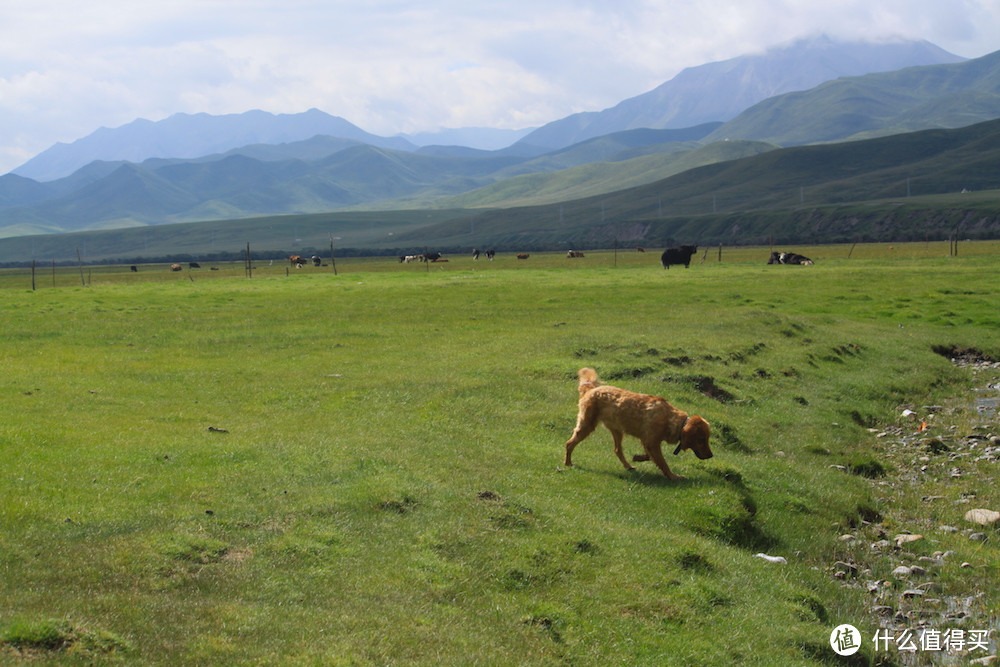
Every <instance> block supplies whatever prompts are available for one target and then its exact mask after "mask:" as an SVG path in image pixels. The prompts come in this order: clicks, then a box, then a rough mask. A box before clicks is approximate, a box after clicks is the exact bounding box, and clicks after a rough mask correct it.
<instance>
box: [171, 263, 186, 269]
mask: <svg viewBox="0 0 1000 667" xmlns="http://www.w3.org/2000/svg"><path fill="white" fill-rule="evenodd" d="M170 270H171V271H183V270H184V267H183V266H181V265H180V264H171V265H170Z"/></svg>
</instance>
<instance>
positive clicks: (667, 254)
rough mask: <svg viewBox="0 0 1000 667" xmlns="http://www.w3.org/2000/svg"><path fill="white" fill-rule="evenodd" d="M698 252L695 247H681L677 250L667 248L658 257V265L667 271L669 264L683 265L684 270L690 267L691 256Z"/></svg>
mask: <svg viewBox="0 0 1000 667" xmlns="http://www.w3.org/2000/svg"><path fill="white" fill-rule="evenodd" d="M696 252H698V246H696V245H682V246H680V247H677V248H667V249H666V250H664V251H663V254H662V255H661V256H660V264H663V268H665V269H669V268H670V265H671V264H683V265H684V268H685V269H686V268H688V267H689V266H690V265H691V255H693V254H695V253H696Z"/></svg>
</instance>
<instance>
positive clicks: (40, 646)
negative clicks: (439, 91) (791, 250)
mask: <svg viewBox="0 0 1000 667" xmlns="http://www.w3.org/2000/svg"><path fill="white" fill-rule="evenodd" d="M970 247H971V246H970ZM817 250H818V249H817ZM901 250H902V249H901ZM810 252H813V254H817V253H816V252H814V251H813V250H812V249H811V250H810ZM818 252H822V251H821V250H818ZM758 253H759V251H758ZM837 253H839V254H838V255H837V257H830V258H829V259H826V260H825V261H821V262H819V263H818V264H817V265H816V266H813V267H773V266H766V265H763V264H761V263H760V261H758V258H757V257H754V258H753V261H752V262H751V261H743V262H740V261H728V262H724V263H718V262H711V261H709V262H706V263H704V264H695V265H693V266H692V267H691V268H690V269H688V270H684V269H683V268H679V267H674V268H672V269H671V270H670V271H663V270H662V269H661V268H659V266H658V265H657V264H656V257H655V256H648V257H643V256H641V255H638V254H635V253H632V254H630V255H624V254H623V255H620V256H619V258H618V266H617V268H615V267H613V266H612V265H613V263H614V260H613V256H612V254H611V253H603V254H593V253H588V256H587V257H586V258H584V259H582V260H567V259H565V258H564V257H557V256H540V257H537V256H533V257H532V259H531V260H528V261H527V262H516V260H514V259H512V258H501V259H498V260H497V262H495V263H493V264H489V263H485V262H483V261H482V260H480V262H479V263H473V262H472V261H471V260H470V259H467V258H456V259H453V260H452V262H450V263H448V264H446V265H437V266H432V267H429V268H430V270H429V271H428V270H427V269H428V267H423V266H412V265H399V264H394V263H389V262H369V263H361V262H360V261H358V263H356V264H342V265H340V266H341V269H342V272H341V275H339V276H334V275H333V274H332V271H329V270H323V271H319V270H317V271H314V272H312V273H308V272H306V271H305V270H303V271H301V272H294V271H293V272H291V273H290V275H288V276H286V275H285V271H284V268H283V267H282V268H280V269H279V268H278V267H275V268H273V270H272V271H271V272H270V273H268V272H267V271H262V272H260V273H258V274H257V277H255V278H254V279H253V280H247V279H245V278H242V277H235V276H234V275H225V271H221V272H216V273H213V274H209V273H208V272H205V273H203V274H199V275H197V276H193V279H189V277H188V276H187V275H186V274H185V275H182V276H177V275H174V274H170V273H169V272H167V271H165V270H160V271H158V272H157V273H156V274H155V275H156V276H157V278H158V280H156V281H150V280H146V279H144V278H143V274H142V272H140V274H138V275H136V274H130V273H128V272H127V271H125V272H119V273H114V272H111V271H108V272H103V273H93V274H91V276H90V279H91V283H90V287H88V288H83V287H79V286H77V287H64V288H58V289H39V290H38V291H35V292H31V291H30V290H28V289H26V288H24V287H17V288H14V289H5V290H3V292H2V294H0V297H2V298H0V310H2V317H3V322H4V326H3V328H2V331H0V343H2V348H3V354H2V356H0V370H2V372H0V393H2V395H3V396H4V399H5V400H4V404H5V410H4V418H3V420H2V423H0V532H2V539H0V641H2V642H3V643H2V644H0V660H8V661H14V660H17V659H18V658H19V657H24V656H32V657H36V658H42V659H44V658H46V657H52V656H58V657H59V658H60V659H65V658H67V657H69V656H77V657H78V658H79V660H80V661H81V662H87V661H92V660H113V659H117V658H120V659H122V660H126V661H136V662H143V663H161V664H168V663H176V664H221V663H227V664H255V663H271V664H274V663H277V662H310V663H324V664H338V663H344V664H368V663H371V664H388V663H420V664H430V663H434V664H470V663H475V662H480V663H484V664H551V663H553V662H558V661H566V662H575V663H578V664H594V665H598V664H600V665H605V664H616V663H619V664H650V665H653V664H656V665H661V664H733V663H734V662H736V663H743V664H748V663H750V664H752V663H760V664H777V663H781V664H813V663H817V664H818V663H822V662H825V661H828V660H829V659H831V658H833V657H834V656H833V654H832V652H831V650H830V647H829V644H828V639H829V633H830V630H832V629H833V627H834V626H835V625H837V624H839V623H841V622H850V623H854V624H855V625H857V626H858V627H859V628H861V629H862V631H863V633H864V634H865V636H866V638H867V637H870V636H871V634H872V633H873V632H874V627H875V626H874V621H873V620H872V619H870V618H868V617H867V616H866V614H865V613H864V611H863V606H864V599H863V597H862V594H861V593H859V592H857V591H855V590H853V589H849V588H845V587H843V586H841V585H840V583H839V582H838V581H837V580H835V579H834V578H833V577H832V576H831V574H830V572H829V571H828V566H829V564H830V563H832V561H833V560H834V559H836V557H837V554H838V549H839V548H840V547H839V546H838V544H839V543H838V542H837V540H836V538H837V537H838V536H839V535H840V534H842V533H843V532H845V531H847V530H848V529H850V528H851V527H852V526H856V525H858V524H860V523H861V522H862V521H864V520H866V519H876V518H877V517H878V515H879V514H886V513H888V512H890V511H892V509H893V508H891V507H888V506H886V505H885V503H883V501H882V500H881V496H880V490H879V487H878V486H875V485H873V484H872V482H871V480H869V479H867V478H865V477H863V476H859V475H852V474H849V473H845V472H843V471H842V470H839V469H837V468H834V467H831V466H833V465H844V466H849V467H853V468H854V469H856V470H858V471H861V470H870V469H871V468H870V467H866V466H870V465H871V464H872V462H876V463H887V462H886V461H884V460H883V459H882V458H881V457H880V454H879V451H878V445H877V443H876V441H875V437H874V435H873V434H872V433H871V432H870V431H869V428H870V427H872V426H874V425H877V424H880V423H888V422H892V421H893V420H895V419H896V418H897V415H898V413H897V410H896V408H897V406H898V405H899V404H901V403H903V402H907V401H916V402H932V401H934V400H936V399H939V398H941V397H944V396H951V395H955V394H957V393H959V392H960V391H962V390H963V389H964V388H965V387H966V385H967V383H968V377H969V376H968V374H967V372H965V371H963V370H962V369H956V368H953V367H952V365H951V364H950V363H949V361H948V360H947V359H945V358H943V357H942V356H940V355H938V354H935V353H934V352H933V351H932V347H933V346H934V345H966V346H976V347H978V348H980V349H983V350H985V351H989V352H992V353H994V354H997V353H1000V333H998V332H1000V326H998V325H1000V291H998V290H997V289H996V287H997V285H996V279H995V262H996V259H995V256H991V255H986V254H984V255H974V254H971V253H970V255H969V256H963V257H960V258H957V259H956V258H941V257H937V258H917V257H914V255H916V254H922V253H918V252H917V250H915V249H913V248H910V249H908V250H906V253H908V254H906V255H904V257H903V258H887V257H885V256H884V255H885V253H882V255H883V256H882V257H880V258H878V259H866V258H865V257H864V256H865V252H862V251H861V248H860V247H859V249H858V250H857V251H856V252H855V254H854V258H853V259H851V260H846V259H844V258H843V257H845V256H846V250H845V252H844V253H840V250H839V249H838V250H837ZM807 254H808V253H807ZM765 256H766V253H765ZM746 257H750V255H746ZM838 257H839V258H838ZM227 270H228V271H232V272H233V273H235V272H236V269H227ZM241 273H242V272H240V274H241ZM216 274H217V275H216ZM208 277H212V278H217V279H213V280H208V279H206V278H208ZM23 279H24V274H23V272H21V273H19V274H17V275H16V276H13V275H11V276H7V277H4V278H3V280H5V281H14V280H17V281H23ZM77 280H79V276H77ZM7 284H8V286H9V285H10V283H9V282H8V283H7ZM18 285H23V282H19V283H18ZM77 285H79V283H77ZM584 365H587V366H593V367H595V368H596V369H597V370H598V371H599V372H600V373H601V375H602V377H603V378H604V379H605V380H607V381H609V382H614V383H616V384H620V385H624V386H627V387H629V388H631V389H634V390H637V391H645V392H648V393H655V394H660V395H663V396H666V397H667V398H668V399H669V400H671V401H672V402H673V403H674V404H675V405H677V406H679V407H681V408H683V409H685V410H688V411H690V412H692V413H697V414H701V415H702V416H704V417H705V418H707V419H708V420H709V421H710V422H711V423H712V425H713V428H714V438H713V448H714V451H715V458H713V459H711V460H707V461H698V460H696V459H695V458H694V457H693V456H691V455H689V454H688V455H685V456H683V457H676V458H674V457H671V458H670V463H671V466H672V467H673V469H674V470H675V471H676V472H678V473H680V474H683V475H686V476H687V480H686V481H683V482H676V483H670V482H667V481H666V480H665V479H664V478H663V477H662V476H661V475H659V473H657V472H655V469H654V468H652V467H651V466H649V464H643V466H644V467H642V469H641V470H640V471H638V472H636V473H632V474H628V473H626V472H625V471H624V470H622V469H621V466H620V464H619V463H618V461H617V460H616V459H615V458H614V456H613V455H612V454H611V442H610V437H609V436H608V435H607V434H606V433H605V432H603V431H598V432H597V433H595V434H594V435H593V436H591V437H590V438H589V439H588V440H587V441H586V442H584V443H583V444H582V445H580V447H579V448H578V449H577V450H576V454H575V456H574V462H575V464H576V466H575V467H574V468H573V469H569V470H563V469H562V468H561V461H562V444H563V442H564V441H565V439H566V438H567V437H568V436H569V434H570V432H571V430H572V427H573V424H574V419H575V411H576V389H575V371H576V370H577V369H578V368H579V367H581V366H584ZM637 450H638V445H637V443H634V442H631V443H627V451H628V453H629V454H631V453H635V452H636V451H637ZM988 494H994V495H993V500H997V498H996V496H995V494H996V492H995V491H991V490H984V494H983V495H982V496H981V499H982V500H983V502H987V501H988V500H989V497H988ZM913 502H917V501H913ZM958 511H959V510H956V512H958ZM960 537H961V536H956V537H954V540H955V545H954V546H953V547H951V546H949V548H957V549H964V548H969V547H965V546H963V545H962V544H960V543H959V542H958V540H959V538H960ZM926 548H928V549H929V548H931V547H930V546H928V547H926ZM976 548H977V549H981V550H982V551H981V552H980V553H979V554H978V557H979V558H980V559H983V558H986V559H992V560H991V561H990V562H992V563H994V564H995V563H996V554H995V546H990V545H989V544H988V545H986V546H983V545H977V546H976ZM760 551H764V552H767V553H770V554H776V555H783V556H785V557H786V558H787V559H788V564H787V565H784V566H779V565H773V564H771V563H768V562H765V561H764V560H763V559H760V558H755V557H754V554H755V553H757V552H760ZM966 559H968V558H966ZM956 567H957V565H956ZM993 603H994V607H995V601H993ZM863 654H865V655H868V656H872V655H873V651H872V650H871V647H870V646H867V645H866V647H865V649H864V650H863ZM876 657H880V658H886V657H887V656H886V655H885V654H883V655H881V656H878V655H876Z"/></svg>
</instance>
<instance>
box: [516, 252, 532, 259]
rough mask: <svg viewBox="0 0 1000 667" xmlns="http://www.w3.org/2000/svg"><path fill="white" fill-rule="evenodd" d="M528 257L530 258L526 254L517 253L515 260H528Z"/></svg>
mask: <svg viewBox="0 0 1000 667" xmlns="http://www.w3.org/2000/svg"><path fill="white" fill-rule="evenodd" d="M529 257H531V255H529V254H528V253H526V252H519V253H517V258H518V259H528V258H529Z"/></svg>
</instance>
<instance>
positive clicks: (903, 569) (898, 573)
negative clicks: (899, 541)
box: [892, 565, 912, 579]
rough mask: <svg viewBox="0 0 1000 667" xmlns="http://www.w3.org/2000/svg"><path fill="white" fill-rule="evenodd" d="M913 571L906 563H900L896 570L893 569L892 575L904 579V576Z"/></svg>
mask: <svg viewBox="0 0 1000 667" xmlns="http://www.w3.org/2000/svg"><path fill="white" fill-rule="evenodd" d="M911 573H912V570H911V569H910V568H908V567H906V566H905V565H900V566H899V567H897V568H896V569H895V570H893V571H892V576H894V577H896V578H897V579H902V578H903V577H908V576H910V574H911Z"/></svg>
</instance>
